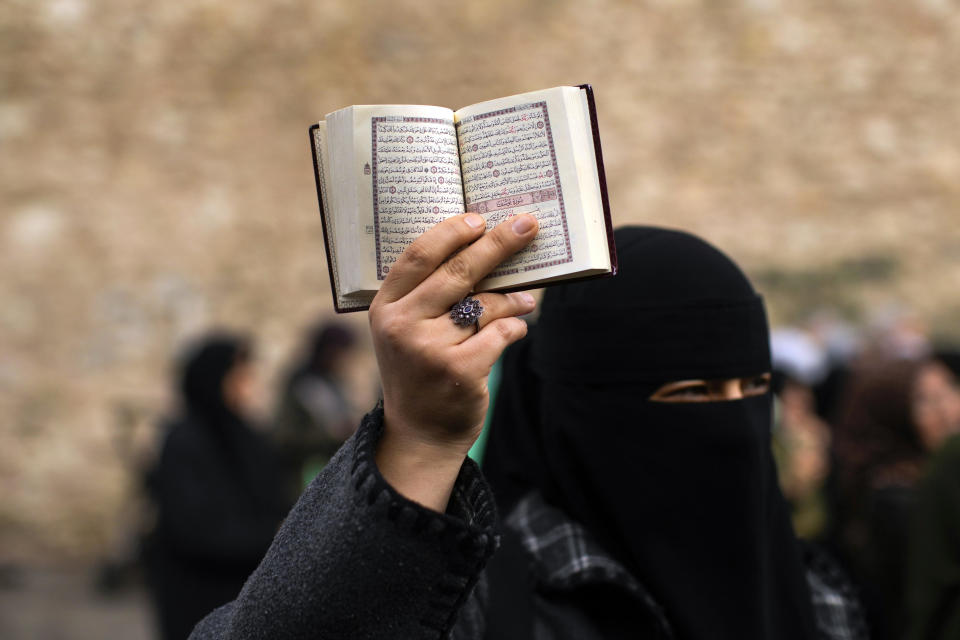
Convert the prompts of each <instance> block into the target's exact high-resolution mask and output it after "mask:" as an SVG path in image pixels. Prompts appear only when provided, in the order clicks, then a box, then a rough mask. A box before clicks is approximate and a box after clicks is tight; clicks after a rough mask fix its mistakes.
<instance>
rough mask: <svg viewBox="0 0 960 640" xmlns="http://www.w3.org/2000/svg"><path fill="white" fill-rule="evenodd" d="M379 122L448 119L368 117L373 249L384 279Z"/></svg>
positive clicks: (380, 276)
mask: <svg viewBox="0 0 960 640" xmlns="http://www.w3.org/2000/svg"><path fill="white" fill-rule="evenodd" d="M380 122H427V123H430V124H449V123H450V120H446V119H444V118H416V117H413V116H374V117H372V118H370V143H371V147H370V148H371V152H370V155H371V161H370V166H371V168H372V171H371V174H372V175H371V177H372V178H373V183H372V189H373V237H374V243H375V247H376V248H375V251H376V255H377V280H384V279H386V277H387V274H385V273H384V272H383V265H382V264H381V260H380V205H379V202H378V201H377V124H378V123H380Z"/></svg>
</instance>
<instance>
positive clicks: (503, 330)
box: [496, 318, 527, 343]
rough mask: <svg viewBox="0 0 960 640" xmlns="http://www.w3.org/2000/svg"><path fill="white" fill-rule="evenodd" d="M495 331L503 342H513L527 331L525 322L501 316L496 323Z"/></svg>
mask: <svg viewBox="0 0 960 640" xmlns="http://www.w3.org/2000/svg"><path fill="white" fill-rule="evenodd" d="M496 327H497V333H498V334H499V335H500V338H501V339H502V340H503V341H504V342H508V343H509V342H513V341H514V340H518V339H520V338H522V337H523V336H524V335H525V334H526V333H527V323H526V322H524V321H523V320H520V319H519V318H503V319H501V320H500V321H498V322H497V324H496Z"/></svg>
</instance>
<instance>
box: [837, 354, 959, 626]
mask: <svg viewBox="0 0 960 640" xmlns="http://www.w3.org/2000/svg"><path fill="white" fill-rule="evenodd" d="M950 380H952V375H951V374H950V372H949V371H948V370H947V369H946V367H945V366H944V365H943V364H942V363H940V362H938V361H936V360H930V359H926V358H923V359H886V360H871V361H868V362H865V363H863V364H862V365H861V366H860V367H859V369H858V371H857V372H856V373H855V374H854V377H853V380H852V381H851V383H850V387H849V389H848V391H847V394H846V397H845V399H844V401H843V404H842V406H841V413H840V417H839V421H838V424H837V429H836V440H835V442H836V460H837V472H838V482H839V491H840V503H839V510H838V519H839V523H838V525H839V535H840V545H841V548H842V549H843V550H844V553H845V555H846V556H847V557H848V562H849V564H850V567H851V569H852V570H853V571H854V574H855V577H856V578H857V579H858V581H859V582H860V584H861V585H862V589H863V591H864V595H865V601H866V604H867V606H868V613H869V614H870V619H871V625H872V627H873V629H874V632H875V633H874V635H875V636H876V637H878V638H881V639H882V638H900V637H902V634H903V631H904V625H905V619H904V604H905V600H904V599H905V597H906V592H905V578H906V576H905V571H906V552H907V545H908V537H909V531H910V523H911V518H912V515H913V509H914V506H915V502H916V487H917V484H918V482H919V480H920V478H921V475H922V473H923V470H924V468H925V466H926V463H927V460H928V458H929V457H930V454H931V453H932V452H934V451H936V450H937V449H938V448H939V447H940V445H941V444H942V443H943V441H944V440H945V439H946V438H947V437H949V436H950V435H951V434H953V433H955V432H956V431H957V429H958V428H960V418H958V417H957V416H956V415H954V414H956V409H955V408H954V409H952V410H948V411H942V410H941V409H942V406H941V403H940V402H939V400H938V398H939V397H940V396H941V395H944V393H945V392H942V389H943V388H945V387H946V388H949V386H950V382H949V381H950ZM951 406H954V407H955V403H953V404H952V405H951ZM950 411H952V412H953V413H952V414H951V412H950Z"/></svg>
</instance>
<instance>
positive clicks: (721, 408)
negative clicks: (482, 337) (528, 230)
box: [486, 227, 815, 640]
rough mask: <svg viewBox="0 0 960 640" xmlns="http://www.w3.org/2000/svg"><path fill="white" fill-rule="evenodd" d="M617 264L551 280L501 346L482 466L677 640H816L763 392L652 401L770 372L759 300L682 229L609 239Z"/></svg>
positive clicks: (722, 259) (503, 499) (508, 500)
mask: <svg viewBox="0 0 960 640" xmlns="http://www.w3.org/2000/svg"><path fill="white" fill-rule="evenodd" d="M616 241H617V252H618V255H619V259H620V274H619V275H618V276H617V277H615V278H609V279H605V280H594V281H588V282H581V283H576V284H571V285H566V286H560V287H555V288H552V289H550V290H549V291H548V292H547V294H546V296H545V297H544V301H543V304H542V312H541V318H540V321H539V323H538V325H537V326H536V327H535V328H533V329H532V330H531V332H530V335H529V337H528V338H527V339H526V340H524V341H523V342H521V343H520V344H519V345H517V346H516V347H515V348H513V349H511V350H510V351H509V352H508V354H507V356H506V358H505V361H504V375H503V381H502V384H501V389H500V393H499V396H498V398H497V404H496V407H495V413H494V420H493V429H492V430H491V434H490V444H489V447H490V448H489V450H488V453H487V457H486V461H487V463H488V464H487V467H488V468H487V469H486V470H487V471H488V473H489V477H490V480H491V483H492V484H493V485H494V489H495V491H496V492H497V494H498V501H499V502H500V503H501V508H502V509H503V510H504V511H509V509H510V508H511V507H512V504H513V502H514V501H515V500H516V499H517V498H519V497H520V496H521V495H522V494H523V493H524V492H525V491H527V490H529V489H530V488H533V487H536V488H537V489H539V490H540V491H541V492H542V494H543V496H544V498H545V499H546V500H547V501H548V502H550V503H551V504H553V505H555V506H557V507H559V508H560V509H562V510H563V511H564V512H565V513H567V515H568V516H570V517H571V518H573V519H574V520H577V521H578V522H580V523H582V524H583V525H585V526H586V527H587V529H588V530H589V532H590V533H591V535H593V536H594V537H595V538H596V539H597V540H598V541H599V542H600V543H601V544H602V545H603V546H604V548H605V549H607V551H608V552H609V553H611V554H612V555H613V557H614V558H616V559H617V560H618V561H619V562H621V563H622V564H623V565H624V566H626V567H627V568H628V569H629V570H630V571H631V572H633V573H634V574H635V575H636V576H637V577H638V578H639V579H640V580H641V581H642V582H643V583H644V584H645V585H646V586H647V587H648V588H649V589H650V591H651V593H652V594H653V595H654V597H655V598H657V599H658V600H659V601H660V603H661V604H662V606H663V607H664V609H665V611H666V613H667V616H668V618H669V620H670V622H671V623H672V624H673V625H674V628H675V630H676V632H677V635H678V637H679V638H683V639H685V640H701V639H703V640H706V639H710V640H723V639H728V638H729V639H734V638H735V639H737V640H743V639H756V640H761V639H763V640H766V639H772V638H776V639H778V640H790V639H793V638H797V639H809V638H813V637H815V631H814V625H813V613H812V609H811V604H810V596H809V592H808V590H807V587H806V583H805V577H804V570H803V567H802V565H801V562H800V557H799V550H798V546H797V542H796V539H795V537H794V534H793V531H792V528H791V525H790V522H789V517H788V512H787V509H786V506H785V502H784V500H783V497H782V495H781V494H780V491H779V488H778V486H777V482H776V475H775V470H774V466H773V459H772V455H771V452H770V427H771V404H770V403H771V399H770V395H769V394H765V395H763V396H760V397H753V398H748V399H744V400H736V401H727V402H705V403H691V404H686V403H659V402H651V401H649V400H648V399H647V398H648V397H649V395H650V394H651V393H652V392H653V391H654V390H656V389H657V388H658V387H659V386H661V385H662V384H664V383H666V382H670V381H674V380H683V379H700V378H705V379H710V378H732V377H746V376H755V375H758V374H762V373H764V372H767V371H769V370H770V355H769V346H768V335H767V322H766V316H765V312H764V309H763V303H762V300H761V299H760V298H759V296H757V294H756V293H755V292H754V290H753V288H752V287H751V285H750V283H749V281H748V280H747V279H746V277H745V276H744V275H743V273H742V272H741V271H740V269H739V268H737V266H736V265H735V264H734V263H733V262H732V261H730V259H729V258H727V257H726V256H725V255H724V254H722V253H721V252H720V251H718V250H717V249H715V248H713V247H712V246H710V245H708V244H706V243H705V242H703V241H701V240H699V239H697V238H696V237H694V236H691V235H689V234H686V233H682V232H678V231H669V230H665V229H655V228H647V227H640V228H626V229H620V230H618V231H617V233H616Z"/></svg>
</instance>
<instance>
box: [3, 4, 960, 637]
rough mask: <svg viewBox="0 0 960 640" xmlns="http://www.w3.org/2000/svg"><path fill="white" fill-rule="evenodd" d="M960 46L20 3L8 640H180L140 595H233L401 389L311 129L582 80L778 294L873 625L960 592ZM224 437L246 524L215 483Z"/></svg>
mask: <svg viewBox="0 0 960 640" xmlns="http://www.w3.org/2000/svg"><path fill="white" fill-rule="evenodd" d="M958 68H960V5H958V4H957V3H956V2H954V1H952V0H917V1H916V2H897V1H894V0H883V1H881V2H866V1H865V0H810V1H804V2H799V1H793V0H730V1H728V2H714V1H711V0H644V1H642V2H628V1H625V0H624V1H619V0H579V1H573V0H551V1H547V0H533V1H530V2H522V3H517V2H506V1H505V0H487V1H485V2H474V3H465V4H462V5H456V6H455V5H451V4H449V3H446V4H443V5H438V4H434V3H429V2H414V1H412V0H410V1H408V0H397V1H393V2H371V3H347V2H335V1H329V2H309V1H308V0H276V1H275V2H270V3H256V2H230V3H228V2H225V1H223V0H199V1H197V2H191V3H166V4H157V3H148V2H145V1H143V0H132V1H131V0H8V1H7V2H4V3H2V4H0V176H3V179H2V180H0V271H2V273H3V277H2V278H0V480H2V481H0V637H4V638H50V639H58V638H71V639H72V638H77V639H82V638H88V637H89V638H100V637H126V638H149V637H154V634H155V628H156V627H157V623H156V620H157V619H159V618H158V617H157V616H155V615H154V613H153V612H152V611H153V609H152V608H151V607H150V606H149V605H148V598H147V596H146V595H145V594H146V593H147V591H146V588H145V585H148V584H149V585H152V586H153V591H152V593H154V594H156V602H157V604H158V608H157V610H158V611H160V612H163V611H165V610H168V609H170V607H171V606H172V608H173V609H174V610H180V609H182V608H181V607H178V606H177V605H176V601H175V597H176V594H177V592H178V585H182V584H184V582H183V581H188V582H189V581H192V582H190V584H194V585H196V584H200V583H203V584H204V585H205V586H204V587H203V588H204V589H205V592H206V593H209V594H210V597H211V598H214V599H215V598H217V597H220V596H221V595H222V594H223V593H226V592H228V591H230V590H231V589H234V588H235V585H236V580H237V576H238V575H240V574H243V573H244V572H245V571H248V567H249V565H250V564H251V563H253V564H255V558H256V557H257V555H258V554H259V553H261V551H260V549H261V548H262V545H263V544H265V542H264V541H265V540H269V536H268V535H267V532H269V531H272V528H273V527H275V522H277V521H278V519H279V518H280V517H282V513H283V510H284V508H285V506H286V505H288V504H289V501H290V500H291V499H292V497H293V496H294V495H295V493H296V491H297V488H298V487H300V486H302V483H303V482H304V480H305V479H307V478H309V477H311V476H312V475H313V474H315V473H316V472H317V470H318V469H320V468H321V467H322V465H323V463H324V460H325V459H326V458H327V457H328V456H329V455H330V454H331V452H332V451H333V450H334V449H335V448H336V445H337V443H338V442H340V441H341V440H342V439H343V438H345V437H347V436H348V435H349V433H350V431H351V429H352V428H353V427H354V425H356V424H357V420H358V418H359V416H360V415H361V414H362V413H363V412H364V411H365V410H366V409H368V408H369V407H371V406H372V405H373V403H374V402H375V398H376V394H377V381H376V369H375V365H374V362H373V358H372V354H371V350H370V346H369V339H368V336H367V333H366V329H365V320H366V318H365V317H364V314H352V315H349V316H343V317H338V318H337V319H336V321H331V317H330V315H329V314H330V312H331V301H330V293H329V283H328V277H327V269H326V262H325V256H324V254H323V243H322V236H321V230H320V220H319V216H318V215H317V204H316V192H315V188H314V179H313V176H312V175H311V171H312V167H311V162H310V153H309V147H308V142H307V136H306V131H307V127H308V126H309V125H310V124H312V123H314V122H316V121H318V120H319V119H321V118H322V117H323V115H324V114H325V113H327V112H329V111H333V110H335V109H337V108H340V107H343V106H347V105H350V104H363V103H409V104H440V105H444V106H449V107H452V108H456V107H459V106H463V105H466V104H472V103H475V102H479V101H481V100H484V99H489V98H495V97H500V96H505V95H510V94H513V93H520V92H523V91H528V90H533V89H541V88H546V87H551V86H555V85H560V84H579V83H583V82H589V83H592V84H593V86H594V89H595V91H596V97H597V106H598V111H599V114H598V115H599V122H600V131H601V136H602V139H603V145H604V147H603V150H604V158H605V164H606V172H607V178H608V183H609V191H610V197H611V207H612V210H613V215H614V221H615V223H616V224H629V223H643V224H658V225H665V226H672V227H679V228H683V229H687V230H690V231H692V232H694V233H697V234H699V235H702V236H703V237H705V238H706V239H708V240H709V241H711V242H713V243H714V244H716V245H718V246H719V247H720V248H722V249H723V250H724V251H725V252H727V253H728V254H730V255H731V256H732V257H733V258H734V259H735V260H736V261H737V262H738V263H740V264H741V265H744V266H745V267H746V269H747V271H748V273H749V275H750V276H751V278H752V279H753V280H754V282H755V283H756V284H757V286H758V288H759V289H760V290H761V291H762V292H763V294H764V295H765V297H766V301H767V305H768V310H769V312H770V315H771V320H772V323H773V326H774V328H775V329H776V330H775V333H774V336H773V347H774V358H775V363H776V376H775V377H776V382H777V384H776V387H777V392H778V397H779V402H778V403H777V412H778V413H777V416H778V419H777V425H778V426H777V431H776V433H775V447H776V453H777V456H778V463H779V468H780V476H781V482H782V486H783V489H784V492H785V494H786V495H787V496H788V498H789V500H790V501H791V504H792V505H793V507H794V519H795V525H796V527H797V530H798V532H799V533H800V534H801V535H802V536H804V537H806V538H808V539H812V540H816V541H818V542H820V543H821V544H822V545H824V546H825V547H826V548H828V549H830V550H831V552H832V553H833V554H834V555H835V556H837V557H838V558H839V559H840V560H841V562H842V564H843V566H844V567H845V568H846V569H847V570H848V571H849V572H850V573H851V575H852V576H853V577H854V579H855V581H856V582H857V584H858V585H859V588H860V589H861V593H862V597H863V600H864V603H865V606H866V608H867V612H868V615H869V617H870V620H871V622H872V624H873V625H874V628H875V635H876V637H878V638H899V637H900V635H899V634H900V633H901V632H902V630H903V629H904V628H905V626H906V625H907V623H908V621H909V619H910V616H911V615H926V616H948V617H949V616H950V615H951V614H952V615H954V616H956V615H957V613H956V612H955V611H932V612H931V611H924V606H925V603H929V602H931V601H932V598H933V597H934V595H935V594H933V593H932V592H930V591H929V590H935V589H936V585H937V584H948V585H949V584H950V580H952V578H950V576H947V575H942V569H943V568H945V567H946V568H949V567H953V568H954V569H955V570H956V569H957V566H958V565H956V564H952V565H951V564H950V563H951V562H953V563H956V562H957V561H956V559H955V558H956V557H960V548H957V547H958V544H960V543H956V538H954V539H950V538H949V536H946V538H945V534H944V532H945V531H950V529H949V527H950V526H952V525H953V522H954V521H955V520H956V519H957V518H958V516H960V514H957V513H956V509H957V508H958V506H957V505H960V497H958V495H957V493H956V491H957V490H958V489H957V486H958V480H957V479H956V476H957V474H958V469H960V460H958V459H957V458H958V455H960V453H958V449H960V445H958V444H957V442H958V441H957V440H956V439H953V440H951V438H950V435H951V433H952V432H954V431H956V430H957V429H958V423H960V417H958V413H960V408H958V405H960V400H958V399H957V387H956V375H957V371H958V360H957V355H956V354H957V351H958V347H957V345H960V180H958V177H960V85H958V83H957V82H956V70H957V69H958ZM197 423H202V424H204V425H207V427H209V428H208V430H207V431H205V432H203V433H205V434H206V435H205V436H204V437H203V438H200V439H197V438H194V437H192V436H191V435H190V434H195V433H196V432H197V430H196V429H189V428H186V427H187V426H188V425H191V424H194V425H195V424H197ZM176 434H180V435H176ZM184 434H187V435H184ZM164 443H166V444H167V445H169V446H163V445H164ZM225 452H228V453H225ZM265 452H270V453H269V454H267V453H265ZM261 454H263V455H264V456H268V458H269V459H268V458H267V457H264V458H261V457H260V455H261ZM205 456H207V457H206V458H205ZM209 456H213V457H214V458H215V459H217V460H219V462H218V464H225V465H227V466H228V467H229V469H230V471H229V474H228V475H229V477H231V478H233V479H234V480H235V481H231V482H230V483H226V484H224V485H222V486H219V487H217V488H216V491H217V492H218V493H217V495H219V496H220V497H219V499H218V502H219V503H221V504H222V505H223V510H224V513H226V512H229V513H231V514H234V515H236V516H237V517H239V518H242V519H243V520H242V522H243V523H245V524H243V526H240V525H238V524H237V521H231V520H229V519H228V518H226V517H225V516H222V515H221V516H218V514H217V513H213V512H206V513H205V512H203V509H201V508H199V507H196V504H195V503H194V506H193V507H191V502H190V498H191V497H193V498H196V497H197V496H192V495H191V494H190V491H187V490H186V488H189V487H191V486H197V484H198V483H199V484H203V481H202V480H197V479H196V478H191V477H190V476H189V475H188V474H187V475H185V473H186V472H187V471H188V470H189V469H196V468H203V466H204V465H202V464H199V465H197V464H195V465H190V464H186V463H182V462H179V460H183V459H188V460H205V459H209ZM205 486H209V483H206V484H205ZM268 487H272V488H270V489H268ZM171 505H178V506H179V507H182V508H183V509H186V510H187V511H186V514H184V513H183V512H180V513H177V511H176V509H173V510H171V509H170V508H169V507H170V506H171ZM230 505H232V507H231V506H230ZM191 508H192V509H193V511H190V509H191ZM181 516H182V518H181ZM183 518H185V520H186V521H187V522H190V523H193V524H192V525H191V526H189V527H187V530H186V531H185V530H183V528H182V522H183ZM204 518H205V519H204ZM199 523H207V525H204V526H197V525H198V524H199ZM218 523H219V526H221V527H222V526H228V527H233V528H234V529H239V530H242V531H243V532H245V534H244V536H239V535H238V536H235V537H231V538H229V540H230V544H229V545H228V548H224V547H223V545H216V548H214V549H211V548H210V546H209V544H208V540H205V539H204V536H203V535H201V534H206V535H212V534H213V533H215V532H216V526H217V525H218ZM718 526H721V525H720V523H718ZM171 541H173V543H172V544H173V545H174V547H175V548H173V549H171ZM918 541H919V542H918ZM171 553H174V554H176V555H177V557H178V558H180V559H182V558H183V557H189V558H194V559H196V560H197V562H196V563H193V562H186V563H182V562H181V563H180V564H177V563H176V562H173V561H171V560H170V557H171V556H170V555H169V554H171ZM951 554H952V555H951ZM204 563H207V564H204ZM211 567H214V568H211ZM938 572H941V573H938ZM224 576H226V577H224ZM198 581H199V582H198ZM938 581H939V582H938ZM909 585H915V586H913V587H911V586H909ZM954 586H955V584H954ZM197 588H198V589H199V588H200V587H197ZM925 590H927V591H925ZM171 598H172V599H171ZM171 603H172V605H171ZM917 612H921V613H917ZM167 624H169V625H172V626H171V627H170V628H173V627H175V626H176V625H178V624H186V623H185V622H184V621H182V620H173V619H170V620H168V621H167Z"/></svg>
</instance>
